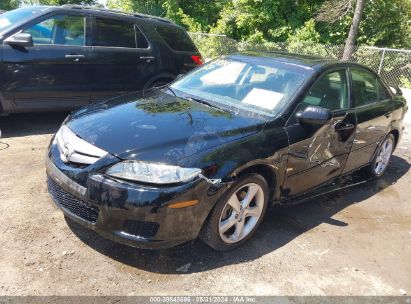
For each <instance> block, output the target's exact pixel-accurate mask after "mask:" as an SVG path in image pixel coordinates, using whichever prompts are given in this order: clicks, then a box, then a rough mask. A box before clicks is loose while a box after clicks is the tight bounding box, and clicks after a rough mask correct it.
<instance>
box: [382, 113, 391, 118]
mask: <svg viewBox="0 0 411 304" xmlns="http://www.w3.org/2000/svg"><path fill="white" fill-rule="evenodd" d="M391 114H392V112H388V113H385V114H384V116H385V118H390V117H391Z"/></svg>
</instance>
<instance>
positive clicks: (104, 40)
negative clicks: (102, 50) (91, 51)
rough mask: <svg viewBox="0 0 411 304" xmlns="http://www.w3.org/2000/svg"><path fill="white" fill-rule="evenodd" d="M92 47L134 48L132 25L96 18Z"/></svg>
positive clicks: (134, 38) (134, 40) (125, 22)
mask: <svg viewBox="0 0 411 304" xmlns="http://www.w3.org/2000/svg"><path fill="white" fill-rule="evenodd" d="M92 40H93V42H92V44H93V46H108V47H125V48H136V36H135V33H134V24H133V23H131V22H127V21H121V20H115V19H108V18H96V23H95V27H94V28H93V39H92Z"/></svg>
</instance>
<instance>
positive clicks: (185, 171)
mask: <svg viewBox="0 0 411 304" xmlns="http://www.w3.org/2000/svg"><path fill="white" fill-rule="evenodd" d="M106 173H107V174H108V175H110V176H113V177H118V178H121V179H126V180H132V181H139V182H143V183H150V184H174V183H181V182H188V181H190V180H192V179H194V178H195V177H197V176H198V175H200V174H201V170H200V169H197V168H181V167H179V166H170V165H163V164H155V163H145V162H140V161H124V162H121V163H118V164H116V165H114V166H112V167H111V168H109V169H108V170H107V171H106Z"/></svg>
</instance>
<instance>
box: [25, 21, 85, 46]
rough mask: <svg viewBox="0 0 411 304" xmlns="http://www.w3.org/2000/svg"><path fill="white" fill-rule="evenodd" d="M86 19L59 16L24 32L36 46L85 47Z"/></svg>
mask: <svg viewBox="0 0 411 304" xmlns="http://www.w3.org/2000/svg"><path fill="white" fill-rule="evenodd" d="M84 24H85V22H84V17H82V16H74V15H73V16H71V15H57V16H54V17H51V18H49V19H46V20H44V21H42V22H40V23H37V24H36V25H34V26H32V27H31V28H28V29H26V30H24V31H23V32H24V33H28V34H31V36H32V37H33V43H34V45H70V46H83V45H84V38H85V34H84V32H85V31H84Z"/></svg>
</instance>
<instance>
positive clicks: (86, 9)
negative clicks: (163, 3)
mask: <svg viewBox="0 0 411 304" xmlns="http://www.w3.org/2000/svg"><path fill="white" fill-rule="evenodd" d="M37 7H38V6H37ZM42 7H43V8H47V10H49V11H50V10H55V11H56V10H64V11H67V10H69V11H83V12H87V13H92V14H93V15H99V14H100V15H104V16H113V17H125V18H134V19H139V20H144V21H148V22H152V23H157V24H162V25H168V26H174V27H179V28H183V27H181V26H179V25H177V24H175V23H173V22H172V21H170V20H168V19H165V18H161V17H157V16H152V15H146V14H141V13H128V12H124V11H120V10H113V9H107V8H101V7H95V6H86V5H75V4H65V5H61V6H42Z"/></svg>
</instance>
